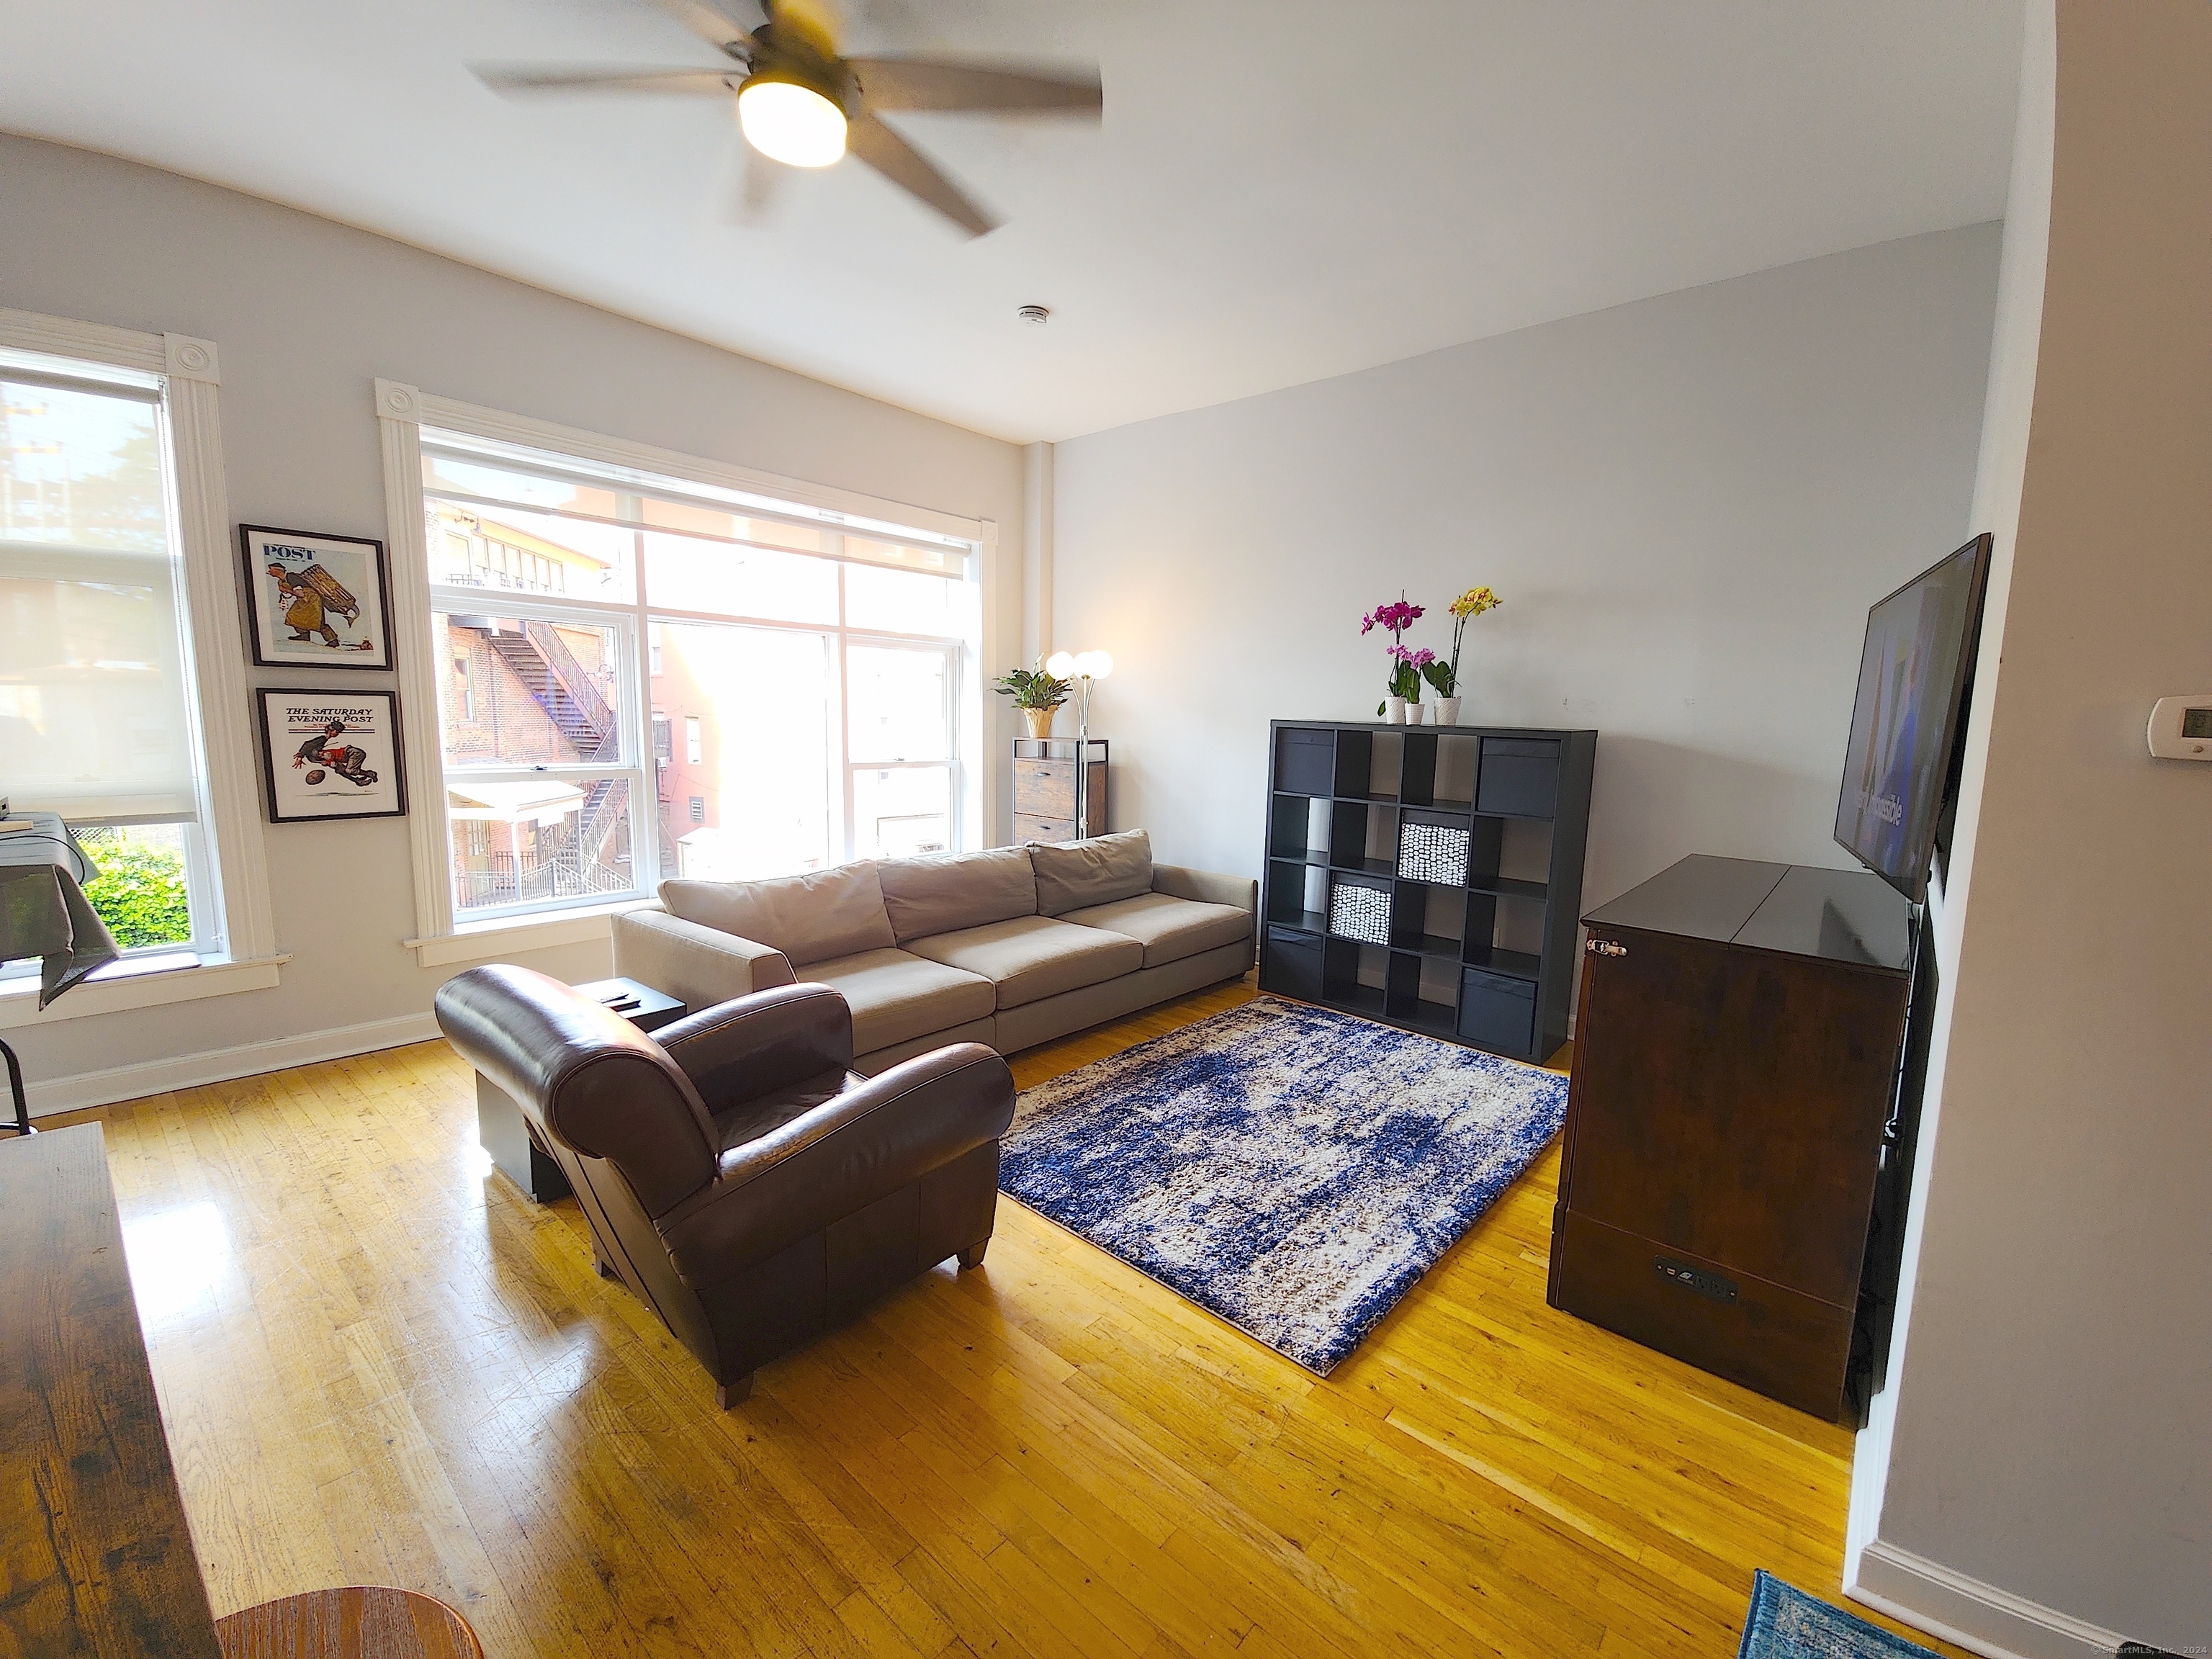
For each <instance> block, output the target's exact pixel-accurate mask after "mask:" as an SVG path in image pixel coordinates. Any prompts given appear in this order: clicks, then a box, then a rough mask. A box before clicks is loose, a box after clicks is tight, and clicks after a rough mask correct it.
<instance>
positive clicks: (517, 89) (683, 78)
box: [469, 64, 744, 97]
mask: <svg viewBox="0 0 2212 1659" xmlns="http://www.w3.org/2000/svg"><path fill="white" fill-rule="evenodd" d="M469 69H470V70H471V73H473V74H474V75H475V76H476V77H477V80H479V81H481V82H483V83H484V85H486V86H488V87H489V88H491V89H492V90H493V91H494V92H502V93H539V92H678V93H700V92H713V93H720V94H722V95H723V96H725V97H726V96H728V95H729V92H730V88H731V86H732V82H735V81H736V80H737V79H738V77H739V76H741V75H742V74H743V73H744V71H743V70H739V69H738V67H737V66H736V65H735V64H732V65H731V67H730V68H728V69H726V70H716V69H706V70H702V69H653V68H648V67H647V66H645V65H642V64H641V65H638V66H636V67H635V68H617V67H614V66H611V65H599V64H470V65H469Z"/></svg>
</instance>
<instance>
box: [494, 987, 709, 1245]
mask: <svg viewBox="0 0 2212 1659" xmlns="http://www.w3.org/2000/svg"><path fill="white" fill-rule="evenodd" d="M575 988H576V989H577V990H578V991H579V992H580V993H582V994H584V995H585V996H587V997H589V998H591V999H592V1001H594V1002H599V1003H604V1004H605V1006H608V1007H610V1008H611V1009H613V1010H614V1011H615V1012H617V1013H618V1014H620V1015H621V1016H622V1017H623V1018H624V1019H627V1020H628V1021H629V1023H630V1024H633V1025H635V1026H636V1027H637V1029H638V1030H641V1031H657V1030H659V1029H660V1028H661V1027H662V1026H664V1025H667V1024H673V1023H674V1022H675V1021H677V1020H679V1019H681V1018H684V1014H685V1012H687V1011H686V1009H685V1008H684V1005H683V1004H682V1003H680V1002H678V1000H676V999H675V998H674V997H672V996H670V995H668V994H666V993H665V992H663V991H656V990H654V989H653V987H651V986H650V985H641V984H640V983H638V981H635V980H634V979H595V980H592V981H589V982H588V983H586V984H583V985H579V986H577V987H575ZM477 1139H479V1140H481V1141H482V1142H483V1149H484V1151H486V1152H489V1153H490V1154H491V1161H492V1162H493V1163H494V1164H497V1165H499V1167H500V1168H501V1169H502V1170H505V1171H506V1172H507V1179H508V1180H509V1181H512V1182H513V1183H514V1184H515V1185H516V1186H517V1187H520V1188H521V1189H522V1192H523V1195H524V1196H525V1197H526V1198H529V1199H532V1200H535V1201H536V1202H538V1203H539V1204H550V1203H551V1202H552V1201H553V1200H555V1199H556V1198H566V1197H567V1196H568V1193H569V1187H568V1176H565V1175H563V1174H562V1173H561V1165H560V1164H559V1162H558V1161H557V1160H556V1159H555V1158H554V1156H553V1153H552V1151H551V1149H550V1148H549V1147H547V1146H544V1144H543V1143H542V1142H541V1141H540V1140H539V1139H538V1132H537V1130H536V1129H535V1128H533V1127H532V1125H531V1122H530V1116H529V1114H528V1113H526V1112H525V1111H524V1110H523V1109H522V1107H521V1104H520V1103H519V1102H518V1101H517V1100H516V1099H515V1098H514V1097H513V1095H510V1094H509V1093H507V1091H506V1090H504V1089H502V1088H501V1087H500V1086H499V1085H497V1084H496V1083H494V1082H493V1081H492V1080H491V1079H489V1078H488V1077H486V1076H485V1075H484V1074H483V1073H482V1072H478V1073H477Z"/></svg>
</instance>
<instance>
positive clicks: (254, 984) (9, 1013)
mask: <svg viewBox="0 0 2212 1659" xmlns="http://www.w3.org/2000/svg"><path fill="white" fill-rule="evenodd" d="M291 959H292V958H291V957H289V956H278V957H255V958H253V959H252V960H251V961H246V962H232V961H227V960H224V959H222V958H220V957H218V958H213V959H210V960H209V961H205V962H202V963H198V964H197V965H196V966H194V967H190V968H167V969H149V970H147V971H144V972H142V973H136V974H118V975H115V976H114V977H112V978H109V979H88V980H86V981H83V982H82V983H81V984H79V985H77V986H76V987H74V988H73V989H71V990H70V991H68V992H65V993H64V994H63V995H62V996H60V997H59V998H58V999H57V1000H55V1001H54V1003H53V1005H52V1006H50V1007H48V1008H47V1009H46V1011H45V1012H43V1013H42V1012H40V1009H39V981H38V976H37V975H27V976H25V977H24V978H23V979H21V981H9V982H7V983H6V984H5V985H0V1030H15V1028H17V1027H18V1026H25V1025H52V1024H56V1023H58V1022H59V1021H61V1020H65V1019H83V1018H87V1017H88V1016H90V1015H94V1014H114V1013H124V1012H129V1011H130V1010H131V1009H133V1008H158V1007H160V1006H161V1005H162V1004H164V1003H168V1002H193V1001H197V1000H199V999H200V998H203V997H227V996H234V995H236V994H238V993H239V992H240V991H268V990H273V989H275V988H276V984H277V981H278V979H279V977H280V975H281V970H282V969H283V966H284V964H285V963H288V962H289V961H291Z"/></svg>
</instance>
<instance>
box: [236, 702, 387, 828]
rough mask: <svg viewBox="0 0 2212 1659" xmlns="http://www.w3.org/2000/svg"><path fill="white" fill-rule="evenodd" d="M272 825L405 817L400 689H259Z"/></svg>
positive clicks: (262, 737) (262, 743)
mask: <svg viewBox="0 0 2212 1659" xmlns="http://www.w3.org/2000/svg"><path fill="white" fill-rule="evenodd" d="M253 695H254V696H255V698H256V699H257V700H258V702H259V703H260V705H261V750H262V758H263V760H264V762H265V763H267V766H268V769H269V822H270V823H312V822H313V821H314V820H316V819H318V818H397V817H405V816H406V814H407V780H406V778H405V776H404V775H403V773H402V771H401V769H400V764H399V694H398V692H396V691H344V690H337V691H333V690H312V689H311V690H304V691H303V690H297V689H295V688H292V687H285V686H275V685H264V686H258V687H257V688H255V690H254V694H253Z"/></svg>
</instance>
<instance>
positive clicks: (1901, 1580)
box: [1844, 1538, 2122, 1659]
mask: <svg viewBox="0 0 2212 1659" xmlns="http://www.w3.org/2000/svg"><path fill="white" fill-rule="evenodd" d="M1844 1595H1848V1596H1850V1598H1851V1600H1853V1601H1863V1602H1864V1603H1866V1605H1867V1606H1869V1607H1875V1608H1879V1609H1880V1610H1881V1612H1883V1613H1887V1614H1889V1616H1890V1617H1891V1618H1893V1619H1901V1620H1904V1621H1905V1623H1906V1624H1908V1625H1915V1626H1918V1627H1919V1628H1920V1629H1922V1630H1924V1631H1926V1632H1928V1633H1929V1635H1930V1636H1940V1637H1942V1638H1943V1639H1944V1640H1945V1641H1947V1642H1955V1643H1957V1644H1959V1645H1960V1647H1962V1648H1967V1649H1971V1650H1972V1651H1974V1652H1976V1653H1978V1654H1983V1655H1985V1656H1986V1659H2110V1656H2111V1655H2112V1654H2115V1653H2118V1651H2119V1648H2120V1643H2121V1640H2122V1638H2120V1637H2119V1636H2118V1635H2117V1634H2115V1633H2114V1632H2112V1631H2108V1630H2103V1629H2100V1628H2099V1627H2098V1626H2095V1625H2092V1624H2090V1623H2088V1622H2087V1621H2086V1620H2081V1619H2076V1618H2075V1617H2073V1616H2072V1615H2071V1614H2070V1613H2060V1612H2058V1611H2057V1610H2056V1609H2055V1608H2051V1607H2045V1606H2043V1605H2042V1604H2041V1603H2039V1602H2036V1601H2029V1600H2028V1599H2027V1597H2026V1596H2024V1595H2014V1594H2013V1593H2012V1592H2011V1591H2010V1590H2004V1589H1998V1588H1997V1587H1996V1585H1995V1584H1985V1583H1983V1582H1982V1581H1981V1580H1980V1579H1978V1578H1970V1577H1967V1576H1966V1574H1965V1573H1963V1572H1958V1571H1954V1570H1953V1569H1951V1568H1949V1567H1947V1566H1944V1565H1942V1563H1940V1562H1936V1561H1930V1560H1929V1559H1927V1558H1926V1557H1925V1556H1922V1555H1915V1554H1914V1553H1912V1552H1911V1550H1906V1549H1899V1547H1897V1546H1896V1545H1894V1544H1887V1543H1884V1542H1883V1541H1881V1539H1879V1538H1875V1539H1869V1541H1868V1542H1867V1545H1866V1547H1865V1548H1864V1549H1863V1550H1861V1551H1860V1552H1859V1553H1858V1559H1857V1562H1856V1564H1854V1569H1853V1571H1852V1573H1851V1576H1850V1579H1849V1580H1848V1582H1846V1583H1844Z"/></svg>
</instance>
